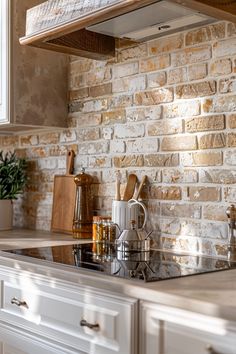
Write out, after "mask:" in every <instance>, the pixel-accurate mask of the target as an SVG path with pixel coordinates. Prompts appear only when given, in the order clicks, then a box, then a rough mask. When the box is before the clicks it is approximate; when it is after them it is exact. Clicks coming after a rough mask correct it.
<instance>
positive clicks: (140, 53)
mask: <svg viewBox="0 0 236 354" xmlns="http://www.w3.org/2000/svg"><path fill="white" fill-rule="evenodd" d="M146 55H147V44H146V43H144V44H140V45H138V46H134V47H131V48H127V49H123V50H121V51H120V52H119V53H118V60H119V61H120V62H123V61H126V60H130V59H139V58H142V57H144V56H146Z"/></svg>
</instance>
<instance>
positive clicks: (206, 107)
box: [202, 95, 236, 113]
mask: <svg viewBox="0 0 236 354" xmlns="http://www.w3.org/2000/svg"><path fill="white" fill-rule="evenodd" d="M202 108H203V111H204V112H206V113H211V112H216V113H221V112H224V113H225V112H234V111H236V96H235V95H234V96H219V97H214V98H208V99H205V100H204V101H203V105H202Z"/></svg>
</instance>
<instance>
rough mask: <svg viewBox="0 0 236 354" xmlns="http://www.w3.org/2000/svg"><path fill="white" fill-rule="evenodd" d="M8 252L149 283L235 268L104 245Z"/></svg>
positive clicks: (211, 261)
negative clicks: (127, 251)
mask: <svg viewBox="0 0 236 354" xmlns="http://www.w3.org/2000/svg"><path fill="white" fill-rule="evenodd" d="M5 252H10V253H14V254H16V255H21V256H26V257H32V258H38V259H41V260H44V261H49V262H53V263H62V264H65V265H68V266H73V267H77V268H85V269H89V270H91V271H94V272H96V271H98V272H102V273H104V274H107V275H112V276H116V277H120V278H128V279H131V278H132V279H139V280H144V281H147V282H149V281H156V280H164V279H171V278H177V277H183V276H187V275H193V274H201V273H208V272H215V271H219V270H226V269H230V268H232V264H229V262H228V261H225V260H219V259H214V258H210V257H202V256H192V255H181V254H175V253H170V252H164V251H159V250H150V251H148V252H132V253H121V252H116V250H115V248H114V245H111V244H102V243H87V244H81V245H63V246H53V247H38V248H28V249H27V248H26V249H18V250H11V251H5Z"/></svg>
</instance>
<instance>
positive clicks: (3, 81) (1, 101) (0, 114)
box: [0, 0, 10, 124]
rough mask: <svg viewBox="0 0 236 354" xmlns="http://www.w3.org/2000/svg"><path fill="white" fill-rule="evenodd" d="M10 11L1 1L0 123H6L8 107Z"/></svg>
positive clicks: (4, 2)
mask: <svg viewBox="0 0 236 354" xmlns="http://www.w3.org/2000/svg"><path fill="white" fill-rule="evenodd" d="M9 14H10V9H9V2H8V1H6V0H2V1H1V3H0V22H1V32H0V36H1V37H0V38H1V42H0V46H1V52H0V55H1V58H0V60H1V61H0V63H1V66H0V68H1V73H0V85H1V86H0V90H1V91H0V123H1V124H4V123H8V105H7V102H8V101H9V83H10V73H9V69H10V68H9V61H10V53H9V49H10V48H9V43H8V38H9V32H10V24H9V21H10V16H9Z"/></svg>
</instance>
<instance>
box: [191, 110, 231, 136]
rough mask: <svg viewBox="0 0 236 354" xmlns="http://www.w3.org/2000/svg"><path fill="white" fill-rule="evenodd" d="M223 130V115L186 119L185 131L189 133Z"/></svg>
mask: <svg viewBox="0 0 236 354" xmlns="http://www.w3.org/2000/svg"><path fill="white" fill-rule="evenodd" d="M224 128H225V117H224V115H223V114H220V115H213V116H202V117H194V118H190V119H186V121H185V130H186V132H189V133H194V132H201V131H207V130H223V129H224Z"/></svg>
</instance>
